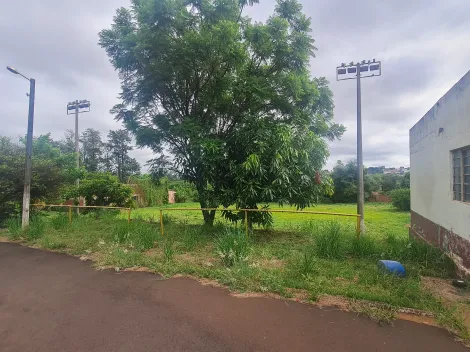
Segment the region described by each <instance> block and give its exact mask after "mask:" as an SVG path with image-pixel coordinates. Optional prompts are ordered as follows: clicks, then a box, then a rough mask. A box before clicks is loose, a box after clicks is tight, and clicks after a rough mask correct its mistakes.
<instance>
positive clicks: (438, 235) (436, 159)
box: [410, 71, 470, 268]
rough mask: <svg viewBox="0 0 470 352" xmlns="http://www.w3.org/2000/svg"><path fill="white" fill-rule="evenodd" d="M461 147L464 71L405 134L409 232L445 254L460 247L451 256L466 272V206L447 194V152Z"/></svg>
mask: <svg viewBox="0 0 470 352" xmlns="http://www.w3.org/2000/svg"><path fill="white" fill-rule="evenodd" d="M440 129H442V130H441V132H439V131H440ZM466 146H470V71H469V72H467V74H466V75H465V76H464V77H462V79H461V80H460V81H459V82H458V83H457V84H455V85H454V86H453V87H452V88H451V89H450V90H449V91H448V92H447V93H446V94H445V95H444V96H443V97H442V98H441V99H440V100H439V101H438V102H437V103H436V104H435V105H434V106H433V107H432V108H431V110H429V111H428V113H427V114H426V115H424V117H423V118H422V119H421V120H419V121H418V123H416V125H415V126H413V128H412V129H411V130H410V163H411V165H410V167H411V170H410V177H411V210H412V221H411V226H412V230H413V232H414V234H415V235H416V234H418V235H419V236H421V237H423V238H425V239H426V240H429V241H430V242H433V243H435V244H437V245H439V246H441V247H444V248H445V249H448V250H450V251H454V249H455V248H453V247H459V248H460V247H462V248H461V250H459V252H461V251H462V250H464V252H463V253H456V255H457V256H458V257H459V260H461V261H464V262H465V266H466V267H468V268H470V242H467V241H469V240H470V204H469V203H463V202H459V201H454V200H453V192H452V153H451V151H452V150H455V149H458V148H462V147H466ZM456 241H457V242H459V244H458V245H457V244H455V242H456ZM467 244H468V249H465V248H466V247H467ZM464 247H465V248H464ZM467 256H468V258H463V257H467Z"/></svg>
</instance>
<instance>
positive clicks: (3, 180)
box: [0, 134, 80, 221]
mask: <svg viewBox="0 0 470 352" xmlns="http://www.w3.org/2000/svg"><path fill="white" fill-rule="evenodd" d="M25 150H26V147H25V140H24V139H20V140H19V141H15V140H13V139H12V138H9V137H3V136H0V221H2V220H3V219H5V218H6V217H8V216H10V215H12V214H13V213H14V212H15V211H16V210H19V209H20V208H21V199H22V197H23V186H24V165H25ZM79 174H80V173H79V172H78V170H76V169H75V161H74V154H72V153H63V152H62V151H61V150H60V149H59V148H58V147H57V143H56V142H54V141H53V140H52V139H51V137H50V134H46V135H41V136H39V137H35V138H34V139H33V156H32V175H31V199H32V200H33V201H38V200H45V199H54V198H56V199H58V198H60V196H61V192H62V191H63V189H64V187H65V186H66V185H67V184H68V183H70V182H73V180H74V179H75V178H76V177H77V176H79ZM15 209H16V210H15Z"/></svg>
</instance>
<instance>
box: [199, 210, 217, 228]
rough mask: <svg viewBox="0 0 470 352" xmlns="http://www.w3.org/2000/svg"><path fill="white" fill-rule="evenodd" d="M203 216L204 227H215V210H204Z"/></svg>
mask: <svg viewBox="0 0 470 352" xmlns="http://www.w3.org/2000/svg"><path fill="white" fill-rule="evenodd" d="M202 216H203V217H204V225H208V226H213V225H214V219H215V210H203V211H202Z"/></svg>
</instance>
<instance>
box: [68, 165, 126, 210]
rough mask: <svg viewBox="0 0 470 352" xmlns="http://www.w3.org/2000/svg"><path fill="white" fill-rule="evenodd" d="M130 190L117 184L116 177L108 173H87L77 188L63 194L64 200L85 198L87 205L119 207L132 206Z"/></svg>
mask: <svg viewBox="0 0 470 352" xmlns="http://www.w3.org/2000/svg"><path fill="white" fill-rule="evenodd" d="M131 196H132V189H131V188H130V187H129V186H127V185H123V184H122V183H119V180H118V178H117V177H116V176H113V175H111V174H109V173H103V172H96V173H88V174H87V175H86V177H85V179H83V180H81V181H80V185H79V187H73V188H71V189H70V190H69V191H68V192H66V194H65V198H78V197H85V199H86V204H87V205H94V206H121V207H124V206H125V207H127V206H130V205H131V204H132V199H131Z"/></svg>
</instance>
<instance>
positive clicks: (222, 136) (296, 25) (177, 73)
mask: <svg viewBox="0 0 470 352" xmlns="http://www.w3.org/2000/svg"><path fill="white" fill-rule="evenodd" d="M255 2H257V1H250V2H249V5H253V3H255ZM247 5H248V2H246V1H236V0H197V1H196V0H184V1H183V0H132V6H131V7H130V8H129V9H127V8H119V9H118V10H117V13H116V16H115V17H114V22H113V24H112V27H111V29H105V30H103V31H101V32H100V45H101V46H102V47H103V48H104V49H105V50H106V52H107V54H108V56H109V58H110V61H111V63H112V65H113V66H114V68H115V69H116V70H117V71H118V73H119V77H120V79H121V86H122V92H121V95H120V98H121V101H122V102H121V104H119V105H117V106H115V107H114V108H113V110H112V111H113V112H114V113H116V118H117V119H118V120H122V121H123V122H124V123H125V126H126V127H127V129H129V130H130V131H132V132H133V133H134V135H135V137H136V141H137V144H138V145H139V146H147V147H150V148H151V149H152V150H153V151H154V153H155V158H154V165H153V166H154V168H153V169H154V170H155V169H158V168H168V169H171V170H173V171H174V172H177V173H179V174H180V175H181V176H182V178H183V179H184V180H186V181H188V182H190V183H192V184H194V185H195V186H196V189H197V191H198V199H199V202H200V204H201V207H203V208H205V207H217V206H219V205H224V206H227V205H231V204H236V206H237V207H238V208H244V207H250V208H256V207H257V206H258V203H263V202H272V201H274V202H280V203H290V204H295V205H297V206H298V207H301V208H302V207H305V206H308V205H310V204H312V203H314V202H315V201H316V199H317V196H318V194H320V193H325V192H327V193H328V192H330V191H331V187H330V186H331V185H330V182H328V178H327V177H326V176H325V177H323V178H322V177H321V175H320V173H321V170H322V168H323V166H324V164H325V162H326V158H327V157H328V146H327V143H326V141H325V140H326V139H328V140H334V139H336V138H339V137H340V136H341V135H342V133H343V132H344V127H343V126H341V125H338V124H336V123H334V122H333V100H332V93H331V91H330V89H329V88H328V82H327V81H326V79H325V78H311V77H310V73H309V64H310V58H312V57H314V52H315V50H316V48H315V47H314V40H313V39H312V37H311V35H310V31H311V29H310V19H309V18H307V17H306V16H305V15H304V14H303V13H302V7H301V5H300V4H299V3H298V2H297V1H296V0H279V1H278V3H277V6H276V7H275V10H274V13H273V14H272V15H271V16H270V17H269V18H268V20H267V21H266V23H260V22H256V23H253V22H252V21H251V19H249V18H247V17H245V16H243V15H242V14H243V9H244V7H245V6H247ZM167 154H170V156H168V155H167ZM203 215H204V219H205V222H206V223H212V221H213V219H214V213H213V212H206V211H203ZM227 215H228V216H231V215H233V214H227Z"/></svg>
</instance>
